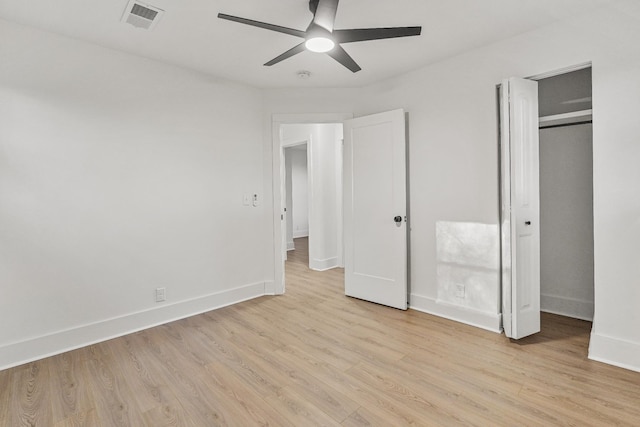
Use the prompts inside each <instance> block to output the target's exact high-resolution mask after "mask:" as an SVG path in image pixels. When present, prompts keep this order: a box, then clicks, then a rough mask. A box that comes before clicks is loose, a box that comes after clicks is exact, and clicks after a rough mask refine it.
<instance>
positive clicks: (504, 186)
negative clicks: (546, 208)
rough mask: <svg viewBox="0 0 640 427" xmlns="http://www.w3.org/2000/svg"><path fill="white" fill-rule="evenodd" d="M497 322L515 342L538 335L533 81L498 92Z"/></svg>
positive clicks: (511, 83)
mask: <svg viewBox="0 0 640 427" xmlns="http://www.w3.org/2000/svg"><path fill="white" fill-rule="evenodd" d="M500 91H501V100H500V116H501V117H500V123H501V126H500V157H501V178H500V182H501V199H502V206H501V214H502V224H501V234H502V319H503V326H504V331H505V334H506V335H507V336H508V337H510V338H514V339H519V338H523V337H526V336H528V335H532V334H535V333H536V332H540V192H539V176H538V175H539V169H540V168H539V151H538V150H539V148H538V146H539V142H538V83H537V82H535V81H532V80H525V79H520V78H510V79H507V80H505V81H503V82H502V86H501V88H500Z"/></svg>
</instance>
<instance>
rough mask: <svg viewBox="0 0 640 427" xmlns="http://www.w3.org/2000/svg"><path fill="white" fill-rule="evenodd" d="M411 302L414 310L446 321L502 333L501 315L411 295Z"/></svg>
mask: <svg viewBox="0 0 640 427" xmlns="http://www.w3.org/2000/svg"><path fill="white" fill-rule="evenodd" d="M410 300H411V301H410V304H409V306H410V307H409V308H411V309H412V310H417V311H422V312H424V313H428V314H433V315H435V316H439V317H444V318H445V319H449V320H454V321H456V322H461V323H465V324H467V325H471V326H475V327H477V328H482V329H486V330H488V331H491V332H496V333H501V332H502V315H501V314H494V313H486V312H484V311H478V310H472V309H469V308H466V307H459V306H455V305H452V304H448V303H445V302H438V301H437V300H436V299H435V298H429V297H425V296H423V295H418V294H411V298H410Z"/></svg>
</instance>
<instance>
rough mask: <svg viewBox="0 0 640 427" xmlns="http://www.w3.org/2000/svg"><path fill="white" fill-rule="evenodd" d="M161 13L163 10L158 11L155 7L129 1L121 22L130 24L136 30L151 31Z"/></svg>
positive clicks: (132, 0)
mask: <svg viewBox="0 0 640 427" xmlns="http://www.w3.org/2000/svg"><path fill="white" fill-rule="evenodd" d="M163 13H164V10H162V9H158V8H157V7H155V6H151V5H148V4H144V3H140V2H139V1H136V0H131V1H130V2H129V4H128V5H127V8H126V9H125V10H124V15H122V22H126V23H127V24H131V25H133V26H134V27H136V28H142V29H144V30H151V29H153V27H155V26H156V24H157V23H158V21H159V20H160V17H161V16H162V14H163Z"/></svg>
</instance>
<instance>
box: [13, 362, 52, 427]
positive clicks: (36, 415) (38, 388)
mask: <svg viewBox="0 0 640 427" xmlns="http://www.w3.org/2000/svg"><path fill="white" fill-rule="evenodd" d="M12 380H13V381H12V385H11V389H12V391H11V393H12V394H11V404H10V410H9V411H10V413H9V416H8V422H7V423H6V425H10V426H16V427H18V426H36V425H46V424H47V423H50V422H51V420H52V419H53V413H52V408H51V394H50V392H49V381H50V377H49V369H48V367H47V362H46V361H37V362H31V363H29V364H27V365H25V366H23V367H19V368H18V369H17V370H16V371H15V372H14V373H13V378H12Z"/></svg>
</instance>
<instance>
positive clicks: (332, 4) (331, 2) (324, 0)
mask: <svg viewBox="0 0 640 427" xmlns="http://www.w3.org/2000/svg"><path fill="white" fill-rule="evenodd" d="M338 1H339V0H311V2H310V6H311V7H312V8H313V7H315V12H314V11H313V10H312V12H313V22H312V25H313V24H315V25H317V26H319V27H322V28H324V29H325V30H327V31H329V32H332V31H333V24H334V22H336V12H337V11H338Z"/></svg>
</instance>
